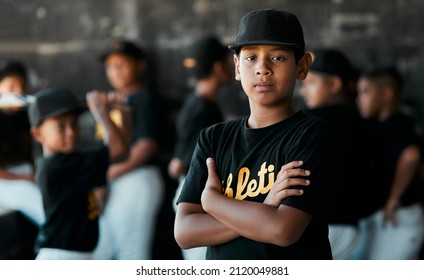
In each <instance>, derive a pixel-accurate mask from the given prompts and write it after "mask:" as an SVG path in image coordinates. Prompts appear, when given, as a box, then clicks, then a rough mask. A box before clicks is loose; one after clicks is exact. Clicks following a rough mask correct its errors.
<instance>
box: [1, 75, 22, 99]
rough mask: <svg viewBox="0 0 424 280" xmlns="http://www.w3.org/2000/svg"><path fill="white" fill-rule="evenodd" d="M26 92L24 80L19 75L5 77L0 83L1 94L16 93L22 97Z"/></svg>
mask: <svg viewBox="0 0 424 280" xmlns="http://www.w3.org/2000/svg"><path fill="white" fill-rule="evenodd" d="M25 91H26V80H25V78H24V77H21V76H19V75H11V76H6V77H4V78H3V79H2V80H1V81H0V94H1V93H16V94H19V95H23V94H24V93H25Z"/></svg>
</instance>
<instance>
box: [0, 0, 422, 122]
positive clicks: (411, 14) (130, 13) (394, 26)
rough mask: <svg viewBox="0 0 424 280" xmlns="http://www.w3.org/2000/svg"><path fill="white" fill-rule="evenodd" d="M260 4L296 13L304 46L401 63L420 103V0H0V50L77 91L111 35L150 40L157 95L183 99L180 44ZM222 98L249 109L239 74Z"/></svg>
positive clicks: (411, 95) (101, 82) (89, 85)
mask: <svg viewBox="0 0 424 280" xmlns="http://www.w3.org/2000/svg"><path fill="white" fill-rule="evenodd" d="M262 7H274V8H277V9H285V10H288V11H292V12H294V13H295V14H297V15H298V16H299V18H300V20H301V22H302V23H303V26H304V32H305V38H306V41H307V47H308V48H315V47H324V46H325V47H337V48H341V49H343V50H344V51H345V52H346V53H347V55H348V56H349V57H350V58H351V59H352V60H353V62H354V63H355V65H356V66H358V67H359V68H364V67H369V66H374V65H388V64H392V65H396V66H398V67H399V70H400V71H401V72H402V74H404V76H405V79H406V81H407V83H406V89H405V98H406V99H407V100H408V103H411V104H419V105H420V106H417V107H421V105H422V104H423V103H424V97H423V95H422V94H421V93H422V92H424V79H423V77H424V63H423V62H424V36H423V29H422V11H424V2H423V1H420V0H380V1H377V0H376V1H367V0H309V1H308V0H303V1H298V0H263V1H249V0H243V1H242V0H232V1H224V0H221V1H219V0H179V1H175V0H162V1H158V0H124V1H123V0H91V1H88V0H73V1H56V0H36V1H26V0H0V58H4V57H14V58H16V57H17V58H20V59H22V60H23V61H24V62H26V63H27V65H28V66H29V67H30V69H31V72H32V74H33V75H32V80H33V83H32V85H33V90H36V89H38V88H40V87H44V86H48V85H64V86H67V87H70V88H71V89H73V90H74V91H75V92H77V93H78V94H83V93H84V92H86V91H87V90H90V89H93V88H107V82H106V80H105V77H104V73H103V69H102V65H101V64H100V63H99V60H98V54H99V53H100V52H101V51H102V49H103V48H104V46H105V44H106V43H107V42H108V41H109V40H111V38H116V37H124V38H129V39H133V40H136V41H137V42H138V43H140V44H141V45H142V46H143V47H145V48H146V49H147V50H148V52H149V54H150V57H151V60H152V62H153V63H154V67H152V69H151V71H152V73H153V76H154V77H155V78H156V81H157V83H158V85H159V89H160V93H161V95H163V96H166V97H169V98H172V99H175V100H182V99H183V97H184V93H185V91H184V89H186V88H187V79H186V77H185V75H184V71H183V68H182V66H181V54H182V50H183V49H184V47H185V46H187V45H188V44H189V43H190V42H191V41H192V40H193V38H196V37H198V36H201V35H202V34H206V33H215V34H217V35H219V36H220V37H221V38H222V40H223V41H224V42H225V43H231V42H233V40H234V38H235V35H236V33H237V30H238V23H239V20H240V18H241V17H242V16H243V15H244V14H245V13H246V12H248V11H250V10H252V9H257V8H262ZM222 99H224V100H225V101H226V102H223V105H225V106H224V107H225V112H226V113H227V114H228V115H240V114H244V113H246V112H247V111H246V109H247V107H246V106H247V104H246V99H245V97H244V94H243V93H242V92H241V90H240V87H239V85H238V84H237V83H234V85H232V86H230V87H229V89H227V90H226V91H225V92H224V93H223V96H222ZM411 100H412V101H411ZM240 103H242V104H243V105H242V106H240Z"/></svg>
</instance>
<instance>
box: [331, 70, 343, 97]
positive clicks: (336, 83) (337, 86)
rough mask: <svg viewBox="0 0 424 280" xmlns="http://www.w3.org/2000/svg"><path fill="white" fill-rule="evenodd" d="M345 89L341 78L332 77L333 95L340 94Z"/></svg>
mask: <svg viewBox="0 0 424 280" xmlns="http://www.w3.org/2000/svg"><path fill="white" fill-rule="evenodd" d="M342 88H343V81H342V79H341V78H340V77H339V76H336V75H332V76H331V77H330V89H331V93H333V94H338V93H339V92H341V90H342Z"/></svg>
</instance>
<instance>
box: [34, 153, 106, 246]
mask: <svg viewBox="0 0 424 280" xmlns="http://www.w3.org/2000/svg"><path fill="white" fill-rule="evenodd" d="M108 165H109V153H108V149H107V147H102V148H100V149H98V150H95V151H87V152H73V153H69V154H62V153H60V154H54V155H51V156H48V157H43V158H41V159H39V160H38V162H37V172H36V178H37V183H38V185H39V187H40V189H41V193H42V197H43V207H44V211H45V214H46V222H45V224H44V225H43V226H42V228H41V230H40V234H39V238H38V247H39V248H57V249H64V250H71V251H82V252H88V251H92V250H93V249H94V248H95V247H96V244H97V240H98V235H99V229H98V215H99V211H98V208H97V205H96V201H95V199H94V196H93V192H92V189H93V188H95V187H99V186H104V185H105V184H106V171H107V168H108Z"/></svg>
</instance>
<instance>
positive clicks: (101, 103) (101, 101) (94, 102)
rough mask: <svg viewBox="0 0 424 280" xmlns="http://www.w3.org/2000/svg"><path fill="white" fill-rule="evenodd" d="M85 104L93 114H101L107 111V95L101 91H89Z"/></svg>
mask: <svg viewBox="0 0 424 280" xmlns="http://www.w3.org/2000/svg"><path fill="white" fill-rule="evenodd" d="M86 100H87V105H88V108H89V109H90V111H91V112H92V113H93V114H102V113H107V112H108V111H109V105H108V100H107V95H106V93H105V92H102V91H96V90H94V91H90V92H88V93H87V95H86Z"/></svg>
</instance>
